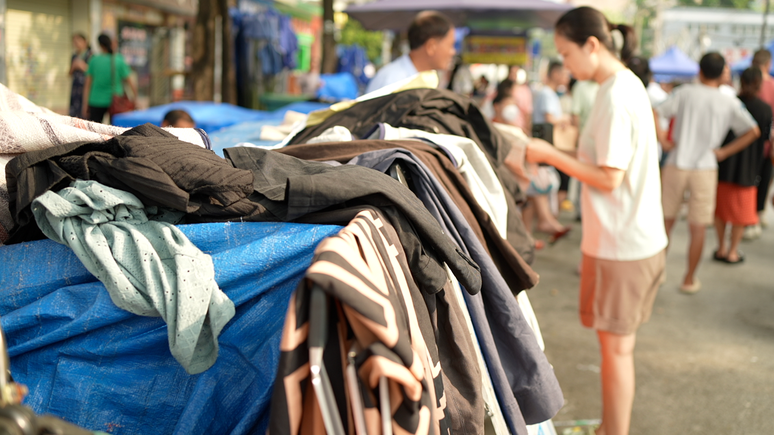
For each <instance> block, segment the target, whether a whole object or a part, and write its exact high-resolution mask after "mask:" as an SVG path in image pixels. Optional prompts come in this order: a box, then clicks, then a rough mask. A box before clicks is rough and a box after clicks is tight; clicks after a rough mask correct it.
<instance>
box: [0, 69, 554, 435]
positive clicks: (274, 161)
mask: <svg viewBox="0 0 774 435" xmlns="http://www.w3.org/2000/svg"><path fill="white" fill-rule="evenodd" d="M420 79H422V77H421V76H420ZM420 81H421V80H420ZM0 109H3V110H2V112H4V113H0V129H2V128H3V123H4V124H9V123H12V122H13V121H9V119H10V117H11V112H13V113H17V112H18V111H13V110H9V109H8V108H7V106H6V107H0ZM5 112H8V113H5ZM24 113H26V115H24V116H28V117H32V118H35V119H39V120H40V122H41V124H40V125H44V124H45V123H44V121H45V120H46V117H51V116H55V115H51V114H45V113H31V112H29V111H26V112H24ZM22 118H23V117H22ZM32 118H30V119H32ZM78 122H81V121H75V120H71V119H70V118H66V117H61V119H60V122H59V123H58V124H56V123H51V122H50V121H49V125H53V127H52V129H53V131H54V132H53V133H50V134H49V135H48V139H43V138H42V136H41V135H38V136H36V138H37V139H36V140H38V141H39V142H35V141H34V140H29V141H28V142H35V144H34V145H35V147H34V148H33V147H32V146H25V147H22V148H11V147H9V148H6V147H5V145H6V144H5V143H4V141H5V140H6V139H5V138H0V147H3V148H0V149H2V152H3V153H6V154H11V153H12V152H13V151H11V150H16V151H15V154H17V155H16V156H15V157H14V158H13V159H12V160H10V161H8V162H7V164H6V168H5V173H6V182H7V209H6V213H7V214H6V216H7V217H10V220H9V219H8V218H6V220H5V221H2V223H3V224H4V225H5V227H6V228H7V230H8V231H7V236H6V237H5V239H4V241H5V243H6V244H7V245H8V246H4V247H0V289H2V290H0V291H3V292H4V296H5V297H3V298H0V300H2V302H0V316H1V318H2V326H3V329H4V330H5V331H6V334H7V335H8V343H9V353H10V356H11V368H12V371H13V373H14V376H15V378H16V379H17V381H20V382H22V383H25V384H27V385H28V386H29V387H30V391H31V395H30V397H29V398H28V402H27V403H28V404H29V405H30V406H31V407H32V408H33V409H34V410H35V411H36V412H40V413H51V414H55V415H57V416H59V417H61V418H64V419H65V420H68V421H70V422H73V423H75V424H78V425H80V426H83V427H86V428H89V429H92V430H107V429H108V428H113V427H121V432H122V433H138V434H139V433H151V432H152V433H159V432H163V433H186V434H187V433H263V432H265V431H267V430H268V431H269V433H273V434H297V433H318V432H327V433H351V434H355V433H357V434H365V433H370V434H374V433H386V432H398V433H411V434H431V433H432V434H442V433H471V434H481V433H484V431H485V425H487V424H488V423H487V421H489V423H491V427H492V428H493V429H494V432H495V433H496V434H500V435H505V434H508V433H511V434H527V433H528V428H527V426H528V425H535V424H540V423H542V422H545V421H547V420H550V419H551V418H552V417H553V416H554V415H555V413H556V412H557V411H558V410H559V409H560V408H561V406H562V404H563V398H562V393H561V390H560V388H559V385H558V382H557V380H556V377H555V376H554V373H553V370H552V368H551V366H550V365H549V363H548V361H547V360H546V357H545V355H544V353H543V351H542V349H541V347H542V342H541V339H540V335H539V330H538V329H537V324H536V322H535V318H534V313H532V311H531V307H530V306H529V300H528V298H527V297H526V294H525V293H524V292H523V290H526V289H529V288H531V287H533V286H534V285H535V284H536V283H537V281H538V275H537V274H536V273H535V272H534V271H533V270H532V269H531V267H530V263H531V261H532V259H533V254H534V252H533V241H532V240H531V239H530V237H529V236H528V234H527V232H526V231H525V229H524V226H523V224H522V221H521V217H520V213H519V209H518V205H517V204H518V203H519V202H520V201H521V200H522V193H521V189H520V180H519V179H518V177H517V176H516V175H514V163H513V162H514V161H516V162H519V161H523V156H524V147H525V143H524V140H523V137H520V136H518V135H517V136H513V135H510V136H506V135H504V134H503V133H500V132H499V131H498V130H497V129H495V128H494V126H493V125H492V124H491V123H490V122H489V121H487V120H486V119H485V118H484V117H483V116H482V115H481V113H480V111H479V110H478V108H477V107H476V106H475V105H474V104H473V103H471V102H470V100H468V99H467V98H464V97H461V96H459V95H456V94H454V93H452V92H449V91H445V90H438V89H434V86H432V83H431V85H430V86H422V85H421V84H420V85H417V84H416V83H414V84H413V85H411V86H403V87H401V88H398V89H393V91H392V92H389V93H388V92H384V91H382V92H380V93H379V95H370V96H367V97H365V98H361V99H359V100H357V101H354V102H348V103H345V104H339V105H334V106H332V107H331V108H330V109H327V110H323V111H318V112H313V113H312V114H310V116H309V117H308V118H307V119H306V121H305V122H304V123H303V125H302V126H301V127H299V128H297V129H296V130H295V131H294V132H293V133H291V135H290V136H289V137H288V138H287V139H286V141H285V142H284V143H283V144H282V145H283V146H281V147H279V148H277V149H274V150H269V149H264V148H257V147H248V146H245V147H235V148H228V149H226V150H225V151H224V155H225V157H226V158H225V159H224V158H221V157H219V156H217V155H216V154H215V153H213V152H212V151H211V150H209V149H208V148H207V144H208V140H207V137H206V135H205V134H204V133H203V132H197V131H193V130H191V131H184V132H177V131H173V130H166V129H160V128H158V127H154V126H151V125H144V126H140V127H136V128H133V129H130V130H126V131H123V130H122V131H116V130H109V131H103V132H99V133H98V134H101V135H100V136H99V137H85V136H83V137H81V136H78V135H73V136H67V137H72V140H62V139H61V138H62V137H63V136H62V135H61V134H60V133H59V131H62V130H64V129H65V127H67V128H70V127H71V126H72V125H75V124H77V123H78ZM78 125H81V124H78ZM82 125H85V126H86V130H84V131H85V132H89V133H92V132H93V130H89V129H94V128H95V126H93V125H91V124H87V123H84V124H82ZM84 135H85V133H84ZM54 138H57V139H54ZM506 157H508V159H509V164H508V167H506V163H505V161H506ZM520 159H521V160H520ZM516 166H518V165H516ZM516 172H517V173H518V172H519V171H518V167H517V168H516ZM3 208H4V207H3V204H0V217H2V216H3V215H2V209H3ZM44 238H47V239H50V240H39V239H44ZM35 240H38V241H35ZM32 241H35V242H32ZM36 265H37V266H36ZM293 289H295V291H293Z"/></svg>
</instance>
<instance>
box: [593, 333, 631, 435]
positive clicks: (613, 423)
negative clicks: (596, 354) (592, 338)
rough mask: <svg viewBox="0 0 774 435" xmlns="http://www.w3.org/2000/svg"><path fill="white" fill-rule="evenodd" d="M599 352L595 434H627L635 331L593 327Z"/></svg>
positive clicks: (629, 417) (629, 419) (629, 420)
mask: <svg viewBox="0 0 774 435" xmlns="http://www.w3.org/2000/svg"><path fill="white" fill-rule="evenodd" d="M597 337H598V338H599V346H600V352H601V353H602V367H601V378H602V424H601V426H600V428H599V430H597V434H598V435H627V434H628V433H629V424H630V422H631V418H632V405H633V404H634V344H635V341H636V336H635V334H629V335H618V334H613V333H611V332H606V331H597Z"/></svg>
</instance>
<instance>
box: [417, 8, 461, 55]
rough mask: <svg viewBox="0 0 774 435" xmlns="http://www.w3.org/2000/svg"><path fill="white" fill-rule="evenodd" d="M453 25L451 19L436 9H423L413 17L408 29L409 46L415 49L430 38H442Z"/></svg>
mask: <svg viewBox="0 0 774 435" xmlns="http://www.w3.org/2000/svg"><path fill="white" fill-rule="evenodd" d="M452 27H454V26H453V25H452V22H451V20H450V19H449V18H448V17H447V16H446V15H444V14H442V13H440V12H436V11H423V12H420V13H418V14H417V16H416V17H414V20H413V21H412V22H411V26H409V29H408V41H409V48H410V49H411V50H415V49H417V48H419V47H421V46H423V45H425V43H426V42H427V41H428V40H430V39H431V38H443V37H444V36H446V34H447V33H449V30H450V29H451V28H452Z"/></svg>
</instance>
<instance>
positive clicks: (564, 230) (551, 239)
mask: <svg viewBox="0 0 774 435" xmlns="http://www.w3.org/2000/svg"><path fill="white" fill-rule="evenodd" d="M570 230H572V228H571V227H564V228H562V229H561V230H559V231H557V232H555V233H553V234H551V237H549V238H548V243H549V244H550V245H553V244H554V243H556V242H558V241H559V239H561V238H562V237H564V236H566V235H567V233H569V232H570Z"/></svg>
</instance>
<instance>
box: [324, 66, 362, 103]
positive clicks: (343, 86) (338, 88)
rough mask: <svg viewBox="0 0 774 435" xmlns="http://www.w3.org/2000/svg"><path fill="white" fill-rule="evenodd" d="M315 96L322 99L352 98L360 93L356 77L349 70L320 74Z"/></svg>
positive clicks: (342, 99) (338, 99)
mask: <svg viewBox="0 0 774 435" xmlns="http://www.w3.org/2000/svg"><path fill="white" fill-rule="evenodd" d="M320 82H321V85H320V88H319V89H318V90H317V98H319V99H321V100H324V101H344V100H354V99H355V98H357V97H358V95H359V94H360V89H359V87H358V83H357V79H356V78H355V76H354V75H352V73H350V72H339V73H335V74H321V75H320Z"/></svg>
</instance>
